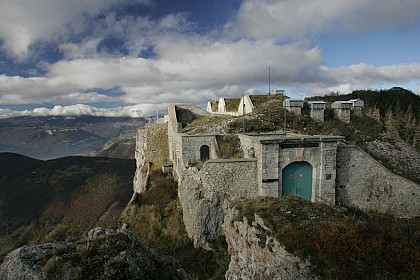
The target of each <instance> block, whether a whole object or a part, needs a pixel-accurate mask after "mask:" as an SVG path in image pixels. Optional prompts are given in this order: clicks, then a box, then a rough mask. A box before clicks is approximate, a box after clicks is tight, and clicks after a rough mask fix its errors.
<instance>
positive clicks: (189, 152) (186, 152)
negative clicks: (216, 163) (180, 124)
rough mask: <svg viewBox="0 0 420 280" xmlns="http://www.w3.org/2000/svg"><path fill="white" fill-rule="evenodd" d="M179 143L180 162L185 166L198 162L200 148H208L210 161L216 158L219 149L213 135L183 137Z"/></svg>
mask: <svg viewBox="0 0 420 280" xmlns="http://www.w3.org/2000/svg"><path fill="white" fill-rule="evenodd" d="M181 141H182V162H183V164H184V165H185V166H187V165H191V164H193V165H195V164H196V163H198V162H199V161H200V147H202V146H204V145H207V146H208V147H209V148H210V159H215V158H218V154H219V149H218V146H217V141H216V136H214V135H183V136H182V140H181Z"/></svg>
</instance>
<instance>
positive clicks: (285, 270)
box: [223, 211, 317, 280]
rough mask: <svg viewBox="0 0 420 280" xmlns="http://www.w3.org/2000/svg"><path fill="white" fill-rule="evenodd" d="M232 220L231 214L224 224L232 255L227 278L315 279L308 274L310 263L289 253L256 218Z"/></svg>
mask: <svg viewBox="0 0 420 280" xmlns="http://www.w3.org/2000/svg"><path fill="white" fill-rule="evenodd" d="M234 217H235V214H234V211H230V213H229V214H228V215H226V218H225V221H224V224H223V230H224V233H225V235H226V241H227V243H228V245H229V254H230V255H231V261H230V264H229V269H228V271H227V272H226V279H231V280H236V279H242V280H244V279H282V280H296V279H317V278H316V277H314V276H311V274H310V271H309V269H310V267H311V265H310V263H309V262H303V261H302V260H300V259H299V258H298V257H296V256H294V255H292V254H290V253H288V252H287V251H286V250H285V249H284V247H283V246H282V245H281V244H280V243H279V242H278V241H276V240H275V239H274V238H273V237H271V236H270V235H269V234H267V233H270V229H269V228H267V227H266V226H265V225H264V221H263V220H262V219H261V218H260V217H259V216H258V215H256V214H255V220H254V221H253V222H252V223H251V224H249V222H248V221H247V219H246V218H244V219H243V220H240V221H234Z"/></svg>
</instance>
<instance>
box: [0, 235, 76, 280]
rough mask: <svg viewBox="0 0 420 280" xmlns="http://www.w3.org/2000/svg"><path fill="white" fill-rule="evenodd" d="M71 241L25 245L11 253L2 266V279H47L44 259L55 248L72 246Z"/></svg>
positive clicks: (0, 272)
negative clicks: (43, 263)
mask: <svg viewBox="0 0 420 280" xmlns="http://www.w3.org/2000/svg"><path fill="white" fill-rule="evenodd" d="M71 246H72V244H70V243H61V242H55V243H46V244H42V245H37V246H23V247H21V248H18V249H16V250H14V251H13V252H11V253H9V254H8V255H7V256H6V258H5V259H4V261H3V263H2V264H1V266H0V279H1V280H38V279H39V280H41V279H45V275H44V270H43V265H42V261H43V260H44V259H45V257H46V256H47V255H48V254H50V253H51V252H52V251H53V250H58V249H60V250H63V249H68V248H69V247H71Z"/></svg>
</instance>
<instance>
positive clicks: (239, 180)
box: [200, 159, 258, 200]
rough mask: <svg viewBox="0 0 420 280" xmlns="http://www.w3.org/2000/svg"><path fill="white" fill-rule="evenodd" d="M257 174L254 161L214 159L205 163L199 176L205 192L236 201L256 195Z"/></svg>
mask: <svg viewBox="0 0 420 280" xmlns="http://www.w3.org/2000/svg"><path fill="white" fill-rule="evenodd" d="M257 172H258V171H257V160H256V159H231V160H230V159H215V160H209V161H207V162H206V163H205V164H204V166H203V169H202V170H201V171H200V174H201V181H202V182H203V186H204V188H205V189H206V190H207V191H209V192H216V191H217V192H220V193H223V194H226V195H228V196H229V197H230V198H231V199H232V200H236V199H238V198H252V197H256V196H257V195H258V182H257Z"/></svg>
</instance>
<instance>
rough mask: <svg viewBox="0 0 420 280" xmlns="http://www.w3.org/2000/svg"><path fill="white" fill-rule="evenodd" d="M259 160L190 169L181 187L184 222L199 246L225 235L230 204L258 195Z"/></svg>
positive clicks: (214, 162) (212, 162) (212, 163)
mask: <svg viewBox="0 0 420 280" xmlns="http://www.w3.org/2000/svg"><path fill="white" fill-rule="evenodd" d="M256 163H257V160H256V159H237V160H221V159H219V160H209V161H207V162H206V163H205V164H204V166H203V168H202V169H201V170H198V169H197V168H195V167H189V168H186V169H185V170H184V171H183V173H182V180H180V181H179V185H178V196H179V199H180V202H181V206H182V210H183V221H184V225H185V229H186V231H187V234H188V236H189V237H190V238H191V239H192V240H193V241H194V246H195V247H202V248H205V249H209V245H208V242H209V241H211V240H213V239H214V238H216V237H217V236H219V235H223V231H222V223H223V220H224V215H225V210H226V209H228V208H229V207H228V205H230V207H231V206H232V205H231V204H232V202H233V201H235V200H237V199H239V198H252V197H256V196H257V195H258V188H257V183H256V172H257V169H256Z"/></svg>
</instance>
